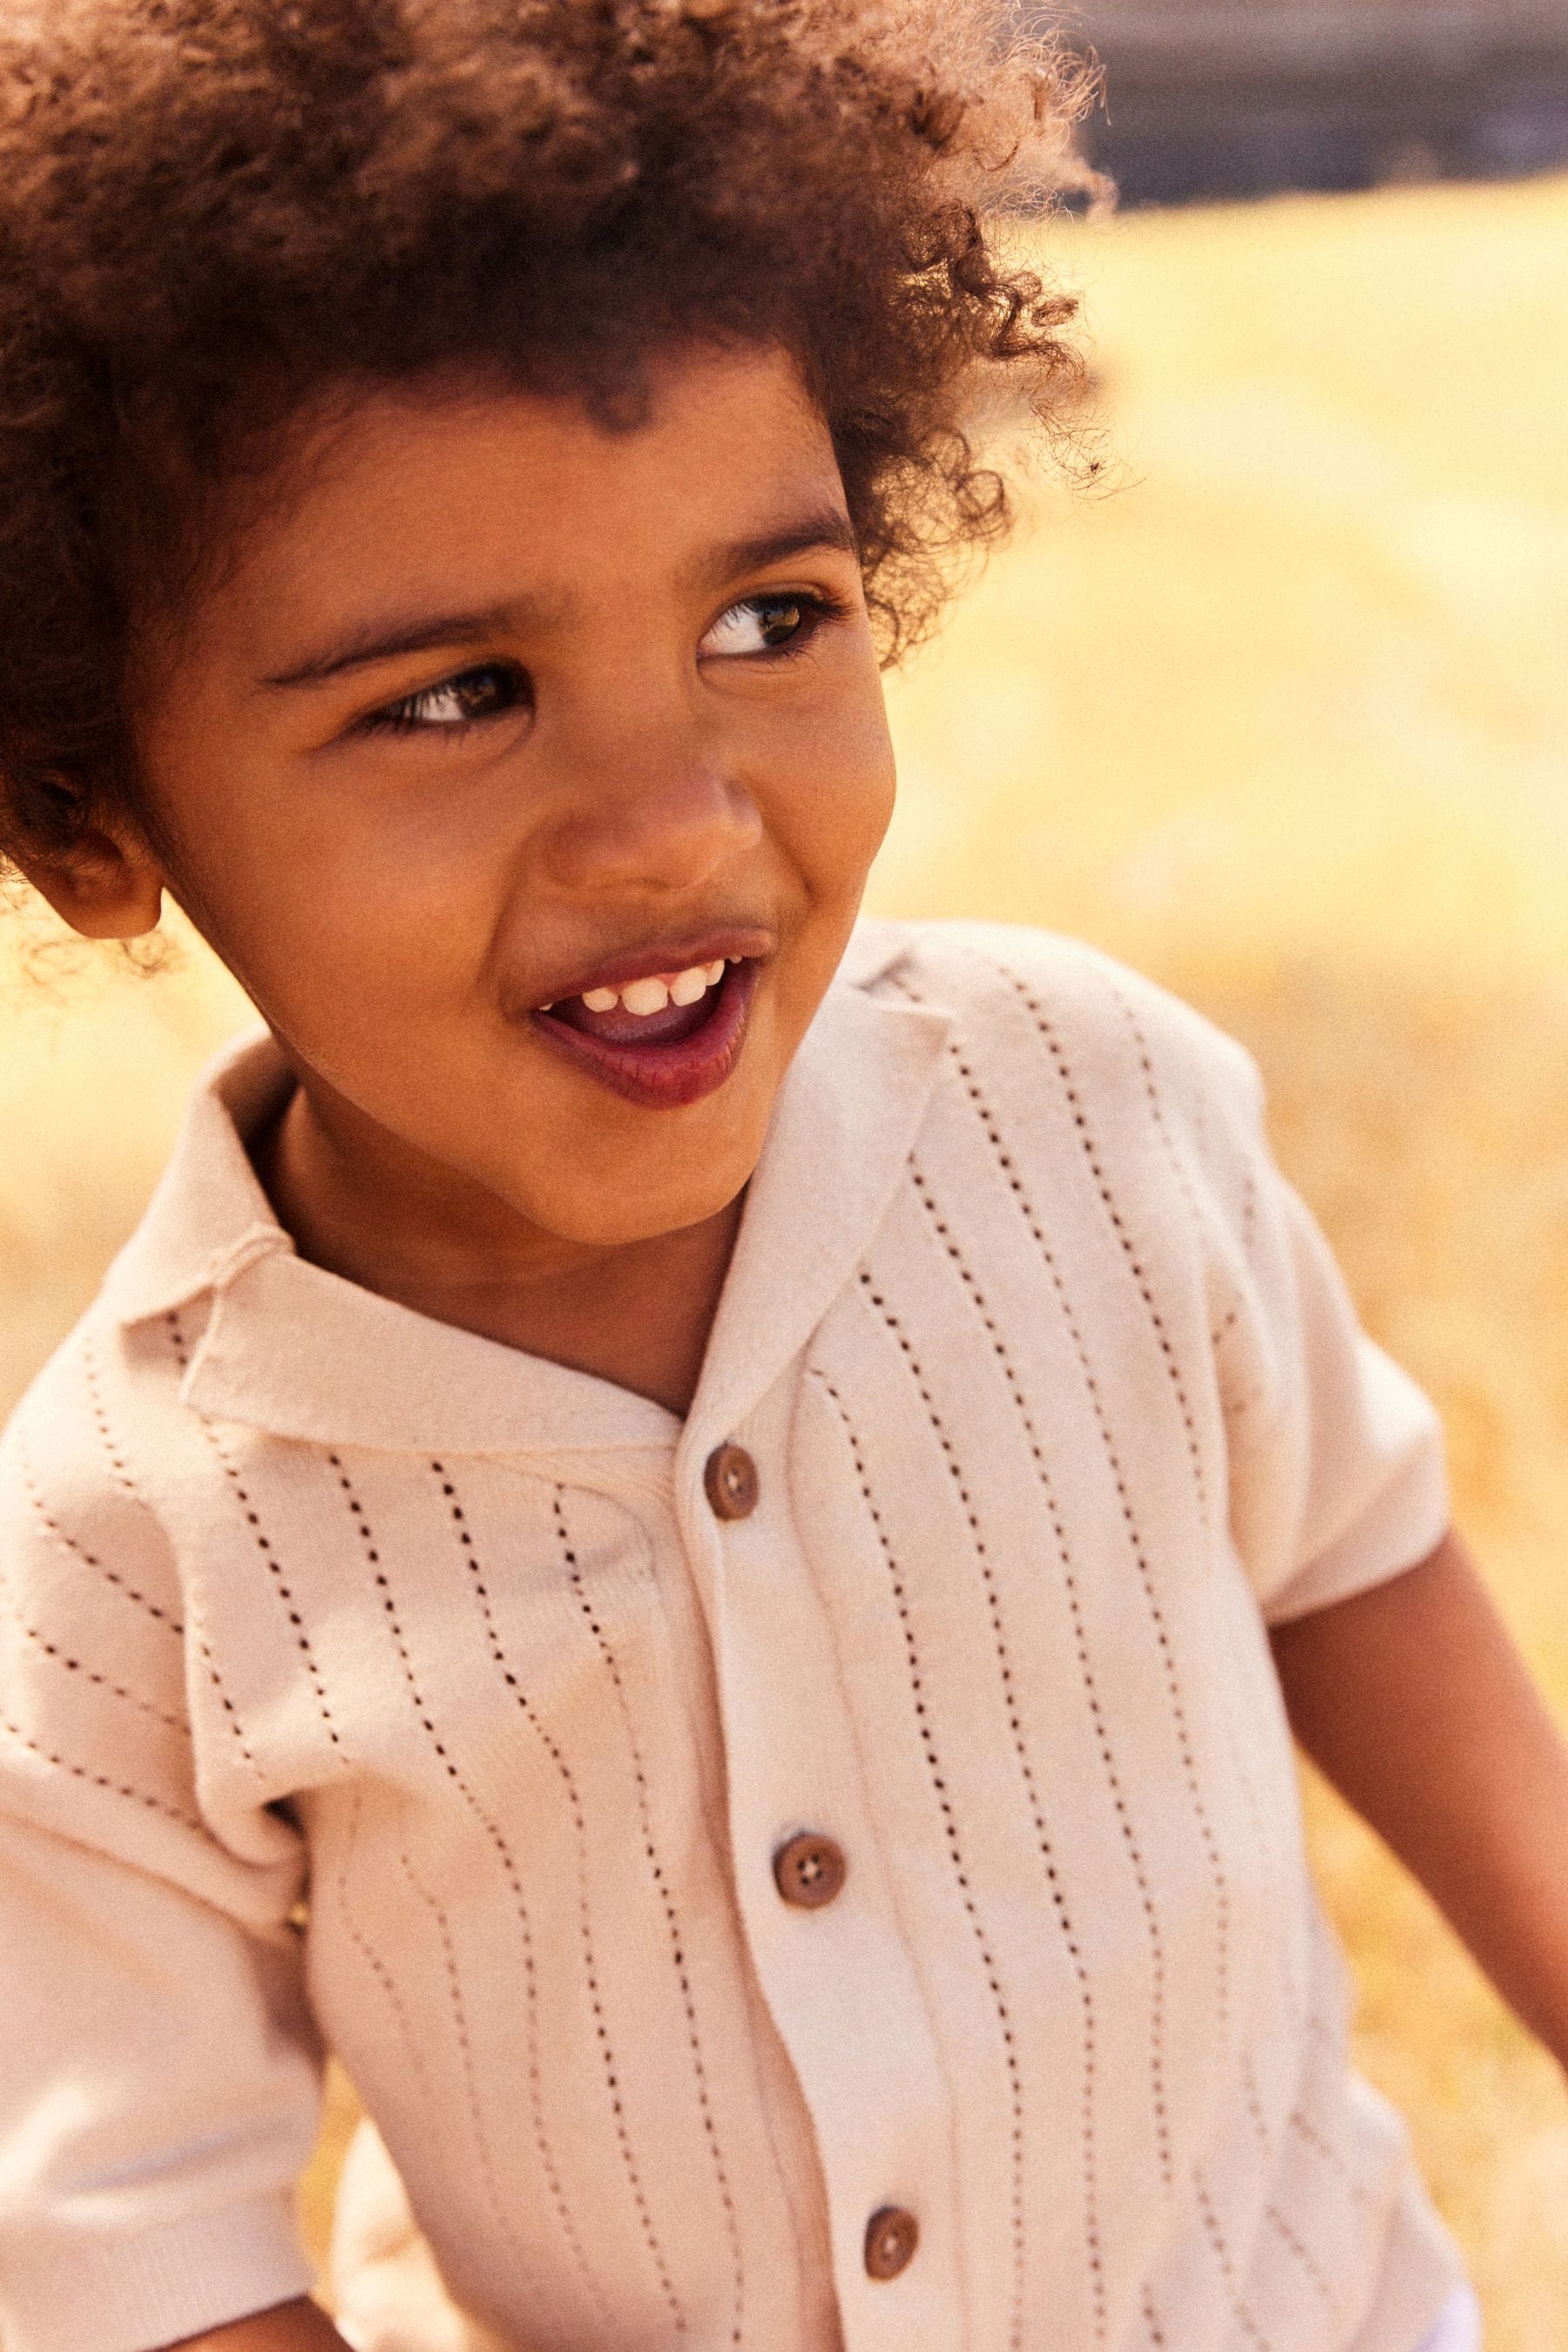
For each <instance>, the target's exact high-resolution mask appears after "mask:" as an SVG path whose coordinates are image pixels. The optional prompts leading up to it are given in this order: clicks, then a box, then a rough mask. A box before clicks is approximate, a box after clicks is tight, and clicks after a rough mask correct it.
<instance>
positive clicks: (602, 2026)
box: [430, 1462, 687, 2336]
mask: <svg viewBox="0 0 1568 2352" xmlns="http://www.w3.org/2000/svg"><path fill="white" fill-rule="evenodd" d="M430 1469H431V1474H432V1475H433V1476H434V1477H435V1479H436V1481H437V1484H438V1486H440V1489H441V1494H442V1497H443V1499H444V1500H445V1502H446V1505H447V1513H448V1515H449V1517H450V1520H451V1524H452V1530H453V1533H454V1535H455V1536H456V1538H457V1540H458V1549H460V1551H461V1553H462V1556H463V1563H464V1566H465V1568H466V1569H467V1570H468V1581H469V1583H470V1585H471V1587H472V1590H473V1592H474V1597H475V1599H476V1600H477V1601H478V1602H479V1612H480V1616H481V1618H482V1621H483V1623H484V1629H485V1643H486V1646H487V1648H488V1649H489V1654H490V1661H491V1664H493V1665H494V1666H495V1668H496V1670H497V1672H498V1673H499V1674H500V1677H501V1680H502V1681H503V1682H504V1684H505V1685H506V1687H507V1689H508V1691H509V1692H510V1695H511V1698H512V1702H513V1704H514V1706H516V1707H517V1710H518V1712H519V1713H520V1714H521V1717H522V1718H523V1720H524V1722H525V1723H526V1724H527V1725H528V1727H529V1729H530V1730H531V1732H532V1734H533V1736H534V1738H536V1739H537V1740H538V1741H539V1743H540V1745H541V1746H542V1748H543V1749H544V1752H545V1754H546V1755H547V1756H548V1757H549V1759H550V1761H551V1764H552V1766H553V1768H554V1770H555V1773H556V1777H557V1778H558V1780H560V1782H561V1786H562V1790H563V1794H564V1796H565V1799H566V1803H567V1807H568V1810H569V1811H570V1812H571V1815H572V1828H573V1833H574V1840H575V1843H576V1853H577V1932H578V1937H579V1940H580V1942H581V1945H582V1952H583V1981H584V1990H585V1991H586V1993H587V1996H588V2008H589V2012H590V2014H591V2016H592V2018H593V2021H594V2039H595V2042H596V2043H597V2045H598V2050H599V2058H600V2063H601V2065H602V2066H603V2069H604V2074H605V2091H606V2093H607V2095H608V2097H609V2103H610V2116H611V2121H612V2124H613V2126H614V2129H615V2135H616V2147H618V2149H619V2150H620V2157H621V2164H622V2167H623V2169H624V2170H625V2172H626V2185H627V2187H628V2189H630V2191H631V2197H632V2203H633V2205H634V2206H635V2207H636V2210H637V2225H638V2228H639V2229H640V2231H641V2232H642V2240H643V2243H644V2245H645V2246H646V2248H647V2256H648V2260H649V2262H650V2263H651V2264H652V2265H653V2272H654V2275H655V2277H656V2278H657V2279H658V2286H659V2293H660V2294H661V2295H662V2296H663V2298H664V2303H665V2307H666V2309H667V2310H668V2313H669V2315H670V2318H671V2320H672V2321H673V2323H674V2326H675V2332H676V2334H677V2335H678V2336H684V2335H685V2334H686V2332H687V2325H686V2314H685V2312H684V2311H683V2310H682V2308H681V2305H680V2299H679V2296H678V2295H677V2294H676V2292H675V2284H674V2282H673V2280H672V2279H671V2277H670V2275H669V2265H668V2262H667V2261H666V2259H665V2253H664V2248H663V2245H662V2244H661V2242H660V2241H659V2236H658V2231H657V2230H656V2229H655V2227H654V2221H653V2214H652V2212H651V2210H649V2206H648V2200H647V2189H646V2187H645V2185H644V2182H643V2178H642V2171H641V2168H640V2167H639V2165H638V2163H637V2156H636V2153H635V2152H634V2150H633V2147H632V2142H631V2133H630V2131H629V2130H628V2128H627V2125H626V2100H625V2097H624V2096H623V2095H622V2090H621V2074H620V2062H619V2060H618V2059H617V2058H616V2053H615V2048H614V2046H613V2044H612V2042H611V2040H610V2029H609V2021H608V2020H607V2018H606V2017H605V1997H604V1991H603V1989H602V1987H601V1985H600V1982H599V1967H598V1961H597V1959H596V1958H595V1950H594V1928H593V1919H592V1915H591V1911H590V1906H589V1901H588V1825H587V1822H585V1820H584V1815H583V1801H582V1798H581V1796H580V1794H579V1792H578V1788H577V1781H576V1777H575V1775H574V1772H573V1770H572V1768H571V1766H570V1765H569V1764H568V1763H567V1761H566V1758H565V1756H564V1754H563V1751H562V1748H561V1744H560V1742H559V1741H558V1740H557V1739H556V1738H554V1736H553V1734H552V1732H551V1731H550V1729H549V1727H548V1726H547V1725H546V1724H545V1723H544V1722H543V1721H542V1719H541V1717H540V1715H539V1711H538V1709H537V1708H536V1707H535V1706H534V1705H533V1702H532V1701H531V1699H530V1697H529V1696H528V1693H527V1692H526V1691H525V1690H524V1689H523V1687H522V1684H521V1681H520V1680H519V1678H518V1675H517V1673H516V1671H515V1669H514V1668H513V1666H512V1665H511V1664H510V1659H509V1658H508V1655H507V1653H506V1650H505V1647H504V1646H503V1644H502V1642H501V1639H500V1633H499V1632H498V1631H497V1627H496V1621H495V1612H494V1610H493V1609H492V1608H491V1606H490V1596H489V1586H488V1585H487V1583H486V1582H485V1576H484V1570H483V1569H482V1568H481V1566H480V1563H479V1556H478V1554H477V1553H476V1551H475V1549H474V1538H473V1533H472V1530H471V1529H470V1528H469V1526H468V1514H467V1512H466V1511H465V1510H464V1509H463V1507H462V1504H461V1503H460V1502H459V1500H458V1489H457V1486H456V1485H455V1484H454V1482H453V1480H452V1477H451V1475H450V1474H449V1473H448V1471H447V1469H446V1467H445V1466H444V1465H443V1464H441V1463H440V1462H432V1463H431V1465H430Z"/></svg>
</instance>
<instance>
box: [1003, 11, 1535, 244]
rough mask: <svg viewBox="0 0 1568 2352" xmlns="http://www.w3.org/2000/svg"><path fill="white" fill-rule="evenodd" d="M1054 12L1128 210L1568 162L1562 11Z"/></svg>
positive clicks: (1100, 151) (1102, 159) (1090, 135)
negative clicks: (1088, 86)
mask: <svg viewBox="0 0 1568 2352" xmlns="http://www.w3.org/2000/svg"><path fill="white" fill-rule="evenodd" d="M1027 13H1028V14H1030V15H1031V16H1033V15H1034V14H1035V13H1036V12H1035V11H1034V10H1032V9H1031V10H1029V11H1028V12H1027ZM1051 14H1052V16H1053V17H1054V19H1055V21H1056V22H1057V23H1058V25H1059V26H1060V27H1061V30H1062V32H1063V34H1064V35H1065V37H1066V38H1067V39H1068V42H1069V43H1070V44H1071V45H1072V46H1073V47H1078V48H1082V49H1090V50H1092V51H1093V52H1094V53H1095V54H1097V55H1098V57H1099V58H1100V64H1101V66H1102V68H1103V69H1104V74H1105V100H1104V103H1103V104H1102V106H1101V108H1100V110H1098V111H1097V112H1096V115H1095V117H1094V119H1093V121H1092V122H1091V124H1090V125H1089V129H1088V131H1087V134H1086V140H1085V146H1086V150H1087V152H1088V153H1089V157H1090V159H1091V160H1092V161H1093V162H1094V163H1096V164H1097V165H1098V166H1099V167H1100V168H1101V169H1102V170H1104V171H1106V172H1108V173H1110V174H1111V176H1112V177H1113V178H1114V179H1115V180H1116V182H1117V184H1118V185H1119V187H1120V190H1121V201H1122V203H1123V204H1127V205H1140V204H1179V203H1183V202H1185V201H1188V200H1189V199H1194V198H1204V197H1237V196H1253V195H1264V194H1271V193H1274V192H1277V191H1279V190H1284V189H1291V188H1300V189H1351V188H1368V187H1375V186H1378V185H1380V184H1384V182H1388V181H1398V180H1405V181H1408V180H1425V179H1498V178H1512V177H1516V176H1519V175H1521V174H1524V173H1531V172H1537V171H1547V170H1550V169H1552V168H1553V167H1554V166H1557V165H1560V164H1562V163H1565V162H1568V0H1350V5H1347V0H1083V5H1079V7H1077V8H1074V9H1071V10H1069V11H1068V12H1066V13H1065V14H1064V13H1062V12H1058V11H1052V12H1051Z"/></svg>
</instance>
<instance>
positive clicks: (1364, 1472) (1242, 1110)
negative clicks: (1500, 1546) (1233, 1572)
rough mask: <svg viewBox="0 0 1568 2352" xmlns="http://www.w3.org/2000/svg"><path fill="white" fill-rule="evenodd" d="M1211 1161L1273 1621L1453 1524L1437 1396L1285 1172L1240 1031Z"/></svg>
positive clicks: (1226, 1383) (1243, 1459) (1251, 1493)
mask: <svg viewBox="0 0 1568 2352" xmlns="http://www.w3.org/2000/svg"><path fill="white" fill-rule="evenodd" d="M1224 1043H1225V1046H1226V1059H1227V1062H1228V1068H1227V1069H1226V1072H1225V1074H1224V1076H1223V1078H1222V1082H1221V1085H1220V1087H1219V1095H1220V1100H1219V1103H1218V1106H1217V1108H1218V1116H1217V1118H1215V1119H1214V1120H1213V1121H1212V1125H1213V1127H1214V1128H1215V1129H1216V1130H1217V1139H1216V1149H1217V1151H1218V1156H1219V1160H1220V1162H1221V1163H1222V1164H1220V1165H1217V1166H1215V1164H1214V1162H1213V1160H1211V1171H1212V1173H1213V1175H1214V1178H1215V1191H1214V1193H1213V1194H1211V1198H1212V1199H1215V1201H1216V1202H1217V1204H1218V1227H1219V1231H1218V1247H1217V1250H1216V1261H1217V1265H1216V1280H1215V1286H1214V1291H1213V1297H1214V1300H1215V1339H1214V1344H1215V1371H1216V1377H1217V1381H1218V1385H1219V1392H1220V1397H1221V1401H1222V1403H1223V1407H1224V1412H1225V1419H1226V1442H1227V1458H1228V1465H1229V1483H1230V1518H1231V1528H1232V1534H1233V1537H1234V1539H1235V1542H1236V1546H1237V1551H1238V1553H1239V1555H1240V1558H1241V1560H1242V1563H1243V1565H1244V1567H1245V1569H1246V1570H1247V1577H1248V1579H1249V1580H1250V1582H1251V1584H1252V1586H1253V1589H1254V1591H1256V1593H1257V1595H1258V1601H1259V1602H1260V1604H1261V1607H1262V1610H1263V1613H1264V1615H1265V1617H1266V1618H1267V1620H1268V1622H1269V1623H1271V1624H1280V1623H1284V1622H1287V1621H1288V1620H1289V1619H1291V1618H1295V1617H1304V1616H1307V1615H1308V1614H1310V1612H1312V1611H1313V1610H1316V1609H1322V1608H1326V1607H1328V1606H1329V1605H1330V1604H1331V1603H1332V1602H1334V1601H1346V1600H1349V1599H1351V1598H1352V1595H1354V1594H1355V1593H1358V1592H1362V1591H1366V1590H1368V1589H1369V1588H1370V1587H1372V1586H1373V1585H1375V1584H1379V1583H1382V1582H1384V1581H1385V1580H1388V1579H1389V1578H1391V1577H1394V1576H1397V1575H1400V1574H1402V1573H1403V1572H1404V1570H1406V1569H1408V1568H1413V1567H1415V1565H1416V1563H1417V1562H1418V1561H1420V1560H1422V1559H1425V1558H1426V1556H1427V1554H1428V1553H1430V1552H1431V1551H1432V1550H1434V1549H1436V1546H1437V1544H1438V1543H1439V1542H1440V1541H1441V1540H1442V1538H1443V1535H1444V1533H1445V1531H1446V1529H1447V1525H1448V1496H1447V1477H1446V1473H1445V1467H1444V1454H1443V1441H1442V1433H1441V1429H1440V1426H1439V1423H1438V1420H1437V1416H1436V1412H1435V1411H1434V1410H1433V1407H1432V1405H1431V1404H1430V1402H1428V1400H1427V1399H1426V1396H1425V1395H1424V1394H1423V1392H1422V1391H1421V1390H1420V1389H1419V1388H1418V1387H1417V1386H1416V1385H1415V1381H1412V1380H1411V1379H1410V1378H1409V1376H1408V1375H1407V1374H1406V1373H1405V1372H1404V1371H1402V1370H1400V1368H1399V1367H1398V1365H1396V1364H1395V1363H1394V1362H1393V1361H1392V1360H1390V1358H1389V1357H1388V1356H1386V1355H1385V1354H1384V1351H1383V1349H1381V1348H1379V1347H1378V1346H1377V1345H1376V1344H1375V1343H1374V1342H1373V1340H1372V1339H1370V1338H1369V1337H1368V1336H1367V1334H1366V1333H1365V1332H1364V1331H1363V1329H1362V1328H1361V1325H1360V1323H1359V1321H1358V1318H1357V1316H1356V1311H1355V1308H1354V1306H1353V1305H1352V1300H1351V1297H1350V1294H1349V1291H1348V1290H1347V1288H1346V1286H1345V1283H1344V1280H1343V1277H1342V1275H1341V1273H1340V1270H1339V1268H1338V1266H1337V1265H1336V1264H1335V1262H1334V1259H1333V1257H1332V1255H1331V1252H1330V1249H1329V1246H1328V1244H1327V1243H1326V1242H1325V1240H1324V1239H1323V1236H1322V1234H1321V1232H1320V1231H1319V1229H1318V1227H1317V1225H1316V1223H1314V1222H1313V1219H1312V1217H1311V1215H1310V1212H1309V1211H1308V1209H1307V1208H1306V1206H1305V1204H1304V1203H1303V1202H1302V1201H1301V1200H1300V1198H1299V1197H1298V1195H1297V1194H1296V1193H1295V1192H1293V1191H1292V1190H1291V1188H1290V1187H1289V1184H1288V1183H1287V1182H1286V1181H1285V1179H1284V1177H1283V1176H1282V1175H1281V1174H1280V1172H1279V1169H1278V1168H1277V1166H1276V1165H1275V1163H1274V1160H1273V1159H1272V1157H1271V1155H1270V1153H1269V1150H1268V1143H1267V1141H1266V1139H1265V1135H1264V1130H1263V1120H1262V1089H1261V1086H1260V1085H1259V1083H1258V1076H1257V1073H1256V1071H1255V1070H1254V1068H1253V1066H1252V1065H1251V1063H1250V1061H1249V1060H1248V1059H1247V1057H1246V1056H1245V1055H1242V1054H1241V1053H1240V1050H1239V1049H1238V1048H1237V1047H1235V1046H1232V1045H1229V1041H1228V1040H1227V1041H1224Z"/></svg>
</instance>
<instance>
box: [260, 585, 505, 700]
mask: <svg viewBox="0 0 1568 2352" xmlns="http://www.w3.org/2000/svg"><path fill="white" fill-rule="evenodd" d="M516 620H517V607H516V606H515V605H512V604H495V605H491V606H490V608H489V610H488V611H487V612H482V613H443V614H440V615H439V617H438V618H428V617H422V618H420V619H419V620H416V621H414V620H411V621H406V622H402V623H399V622H396V621H373V622H371V623H370V624H369V625H368V626H367V627H364V628H361V629H357V630H355V632H354V633H353V635H352V636H348V637H341V638H340V639H339V640H338V642H337V643H336V644H335V645H332V646H325V647H324V648H323V649H322V651H321V652H320V653H316V654H310V655H308V656H307V657H306V658H305V660H303V661H301V662H297V663H296V664H295V665H294V667H292V668H291V669H286V670H279V671H278V672H276V674H274V675H273V676H270V677H264V678H263V679H262V680H261V684H262V685H263V686H279V687H281V686H319V685H321V682H322V680H323V679H325V678H329V677H341V676H342V673H343V672H344V671H345V670H351V669H366V668H368V667H369V666H370V664H371V663H372V662H383V661H392V660H394V659H395V658H396V656H398V655H400V654H428V653H438V652H440V651H441V650H442V649H443V648H444V647H446V646H471V645H472V644H473V642H474V640H475V639H476V638H477V637H486V636H489V635H491V633H492V632H493V631H495V630H497V629H500V628H503V627H505V626H506V625H507V624H508V623H509V622H510V623H512V624H514V625H515V623H516Z"/></svg>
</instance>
